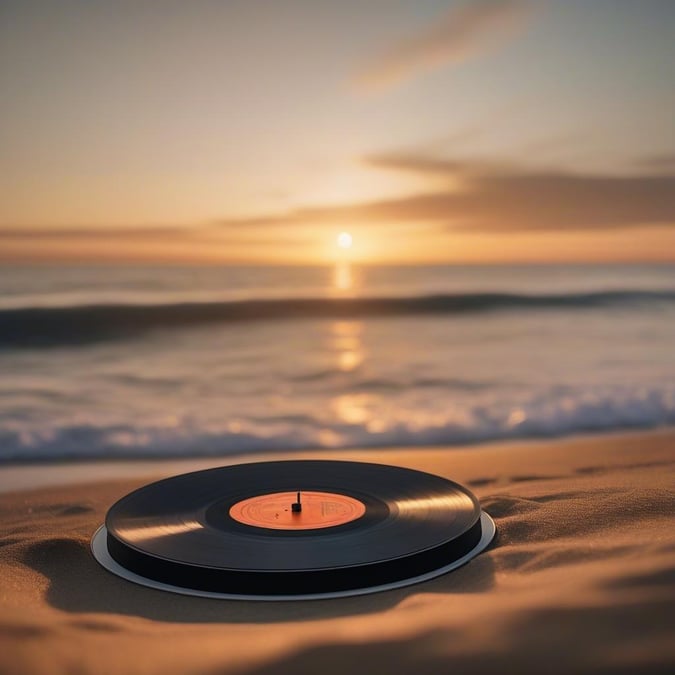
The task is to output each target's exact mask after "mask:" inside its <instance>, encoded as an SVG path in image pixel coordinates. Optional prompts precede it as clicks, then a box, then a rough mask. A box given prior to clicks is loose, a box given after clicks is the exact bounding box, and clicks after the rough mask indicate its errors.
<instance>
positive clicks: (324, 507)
mask: <svg viewBox="0 0 675 675" xmlns="http://www.w3.org/2000/svg"><path fill="white" fill-rule="evenodd" d="M493 534H494V524H493V523H492V521H491V519H490V518H489V516H487V515H486V514H484V513H482V512H481V509H480V505H479V503H478V501H477V499H476V498H475V497H474V496H473V495H472V494H471V492H469V491H468V490H467V489H466V488H464V487H462V486H461V485H459V484H457V483H453V482H452V481H449V480H446V479H444V478H441V477H439V476H435V475H432V474H428V473H422V472H419V471H412V470H410V469H404V468H401V467H394V466H387V465H381V464H367V463H361V462H341V461H322V460H308V461H304V460H302V461H281V462H262V463H253V464H239V465H235V466H229V467H222V468H217V469H210V470H206V471H197V472H194V473H188V474H183V475H179V476H175V477H173V478H168V479H166V480H162V481H159V482H156V483H152V484H150V485H146V486H145V487H142V488H140V489H139V490H136V491H135V492H132V493H130V494H129V495H127V496H126V497H123V498H122V499H121V500H120V501H118V502H117V503H116V504H114V505H113V506H112V507H111V508H110V510H109V511H108V515H107V517H106V522H105V527H103V528H101V530H100V531H99V532H98V533H97V534H96V536H95V537H94V540H93V544H92V548H93V551H94V555H95V556H96V558H97V560H98V561H99V562H100V563H101V564H103V565H104V566H105V567H107V568H108V569H109V570H111V571H113V572H115V573H117V574H119V575H120V576H124V577H125V578H128V579H130V580H132V581H136V582H137V583H143V584H145V585H150V586H154V587H157V588H164V589H167V590H173V591H176V592H182V593H188V594H195V595H206V596H215V597H236V598H254V599H288V598H308V597H332V596H339V595H354V594H362V593H367V592H373V591H375V590H382V589H384V588H392V587H397V586H402V585H407V584H410V583H415V582H417V581H421V580H423V579H427V578H431V577H433V576H437V575H438V574H442V573H443V572H445V571H448V570H449V569H452V568H454V567H456V566H458V565H460V564H463V563H464V562H466V561H467V560H468V559H470V558H471V557H473V556H474V555H476V554H477V553H478V552H480V550H482V549H483V548H485V546H487V545H488V543H489V542H490V540H491V539H492V536H493Z"/></svg>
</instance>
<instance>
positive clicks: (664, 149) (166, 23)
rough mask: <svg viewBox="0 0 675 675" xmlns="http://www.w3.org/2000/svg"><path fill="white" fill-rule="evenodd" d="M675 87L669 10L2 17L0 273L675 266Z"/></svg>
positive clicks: (322, 5)
mask: <svg viewBox="0 0 675 675" xmlns="http://www.w3.org/2000/svg"><path fill="white" fill-rule="evenodd" d="M674 66H675V3H674V2H672V0H640V2H635V1H634V0H592V1H590V0H471V1H469V0H461V1H448V0H446V1H440V0H416V1H415V2H410V1H409V0H358V1H356V0H340V2H329V1H328V0H275V1H274V2H270V1H266V2H263V1H259V0H242V1H239V0H228V1H227V2H224V1H215V0H191V2H185V1H184V0H163V1H162V2H148V1H145V0H133V1H128V0H116V1H115V2H104V1H103V0H58V1H55V0H17V1H14V0H0V176H1V177H2V180H0V261H3V262H6V263H7V262H34V261H46V262H50V261H51V262H60V261H69V262H110V261H115V262H158V263H166V262H169V263H170V262H179V263H192V262H195V263H217V264H221V263H222V264H227V263H284V264H285V263H288V264H323V263H326V262H328V261H331V260H334V259H335V258H336V257H338V256H340V255H342V256H345V255H347V254H348V255H349V256H350V258H351V259H353V260H354V261H359V262H364V263H372V264H378V263H406V264H407V263H430V264H431V263H474V262H477V263H481V262H487V263H489V262H542V263H546V262H562V261H565V262H567V261H584V262H585V261H598V262H614V261H673V260H675V121H674V119H675V115H674V114H673V112H674V111H675V77H674V76H673V70H674ZM341 232H349V233H350V234H351V235H352V241H353V245H352V247H351V248H350V249H349V250H348V251H346V252H345V251H342V252H341V251H340V249H339V247H338V246H337V238H338V235H339V234H340V233H341Z"/></svg>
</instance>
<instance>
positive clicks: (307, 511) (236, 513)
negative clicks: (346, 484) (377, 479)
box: [230, 491, 366, 530]
mask: <svg viewBox="0 0 675 675" xmlns="http://www.w3.org/2000/svg"><path fill="white" fill-rule="evenodd" d="M299 495H300V501H299V502H298V493H297V492H275V493H273V494H267V495H259V496H257V497H250V498H249V499H244V500H242V501H240V502H237V503H236V504H234V505H233V506H232V508H231V509H230V516H231V517H232V518H233V519H234V520H236V521H238V522H240V523H243V524H244V525H253V526H254V527H266V528H268V529H270V530H316V529H319V528H323V527H335V526H336V525H344V524H345V523H350V522H351V521H352V520H356V519H357V518H360V517H361V516H362V515H363V514H364V513H365V512H366V506H365V504H363V502H360V501H359V500H358V499H353V498H352V497H347V496H346V495H339V494H334V493H332V492H302V491H301V492H300V493H299Z"/></svg>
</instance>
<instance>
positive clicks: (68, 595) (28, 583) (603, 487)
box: [0, 430, 675, 675]
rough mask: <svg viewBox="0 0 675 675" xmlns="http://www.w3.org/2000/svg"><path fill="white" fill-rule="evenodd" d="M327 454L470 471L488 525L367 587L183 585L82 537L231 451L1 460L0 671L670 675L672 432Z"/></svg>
mask: <svg viewBox="0 0 675 675" xmlns="http://www.w3.org/2000/svg"><path fill="white" fill-rule="evenodd" d="M288 456H289V457H307V456H308V455H307V454H305V453H302V454H301V453H296V454H294V455H288ZM310 456H311V455H310ZM322 456H330V455H325V454H324V455H322ZM332 456H333V457H339V458H343V459H357V460H366V461H379V462H389V463H391V464H398V465H401V466H408V467H412V468H418V469H421V470H425V471H432V472H435V473H438V474H440V475H444V476H447V477H449V478H452V479H454V480H458V481H460V482H463V483H465V484H467V485H469V486H471V487H472V488H473V490H474V491H475V493H476V494H477V495H478V497H479V498H480V500H481V502H482V504H483V507H484V508H485V509H486V510H487V511H488V512H489V513H490V514H491V515H492V516H493V517H494V519H495V521H496V523H497V528H498V535H497V538H496V540H495V541H494V543H493V544H492V546H491V547H490V548H489V549H488V550H487V551H486V552H485V553H483V554H481V555H480V556H479V557H478V558H476V559H474V560H473V561H471V562H470V563H469V564H468V565H466V566H465V567H463V568H461V569H460V570H457V571H455V572H452V573H450V574H448V575H446V576H443V577H440V578H437V579H435V580H433V581H429V582H426V583H424V584H419V585H417V586H412V587H409V588H406V589H400V590H396V591H389V592H385V593H380V594H376V595H371V596H364V597H358V598H345V599H339V600H330V601H313V602H309V601H305V602H296V603H289V602H283V603H260V602H258V603H254V602H231V601H218V600H207V599H200V598H190V597H184V596H177V595H172V594H167V593H163V592H161V591H156V590H151V589H147V588H143V587H140V586H135V585H133V584H131V583H129V582H127V581H124V580H122V579H119V578H117V577H115V576H113V575H111V574H109V573H108V572H106V571H105V570H103V569H102V568H100V567H99V566H98V564H97V563H96V562H95V561H94V560H93V558H92V557H91V554H90V552H89V539H90V537H91V535H92V533H93V532H94V530H95V529H96V527H97V526H98V525H99V524H100V523H101V522H102V520H103V517H104V514H105V512H106V509H107V508H108V507H109V506H110V505H111V504H112V503H113V502H114V501H115V500H116V499H118V498H119V497H121V496H122V495H124V494H125V493H126V492H128V491H129V490H131V489H133V488H135V487H137V486H139V485H141V484H143V483H145V482H148V481H149V480H152V479H154V478H157V477H161V476H165V475H169V474H171V473H175V472H179V471H181V470H184V469H185V468H188V467H189V468H196V467H197V465H200V466H201V465H204V466H205V465H209V464H210V465H213V464H222V463H230V462H232V461H236V459H232V458H228V459H227V460H221V461H214V460H209V461H203V462H192V463H185V462H183V463H180V462H179V463H168V462H164V463H162V462H158V463H151V462H143V463H137V464H134V463H131V462H127V463H117V464H116V463H107V464H101V463H99V464H89V465H77V466H76V465H70V466H69V465H62V466H59V467H53V468H50V467H9V468H5V469H2V470H0V486H2V490H3V491H4V492H3V494H0V672H1V673H31V674H34V673H69V674H70V673H77V674H84V673H97V674H98V673H103V674H105V673H161V674H162V675H170V674H172V673H199V674H201V675H217V674H221V673H237V674H242V675H243V674H246V675H263V674H265V675H267V674H269V675H277V674H279V675H283V674H286V673H288V674H291V673H293V674H294V675H300V674H305V673H312V674H321V673H326V674H332V673H341V674H342V675H345V674H347V675H354V674H355V673H368V674H373V675H374V674H378V673H388V674H389V673H392V674H395V673H419V674H426V673H431V674H434V673H487V672H508V673H586V672H588V673H591V672H592V673H660V672H664V673H665V672H675V526H674V522H675V521H674V520H673V515H675V489H674V485H675V482H674V480H673V478H674V475H675V474H674V471H673V469H674V467H675V431H672V430H665V431H661V432H655V433H650V434H623V435H617V436H605V437H595V438H579V439H573V440H565V441H545V442H530V443H520V444H515V443H514V444H500V445H486V446H481V447H469V448H460V449H452V450H447V449H443V448H438V449H435V448H434V449H406V450H395V451H389V452H384V451H378V452H366V451H360V452H359V451H349V452H341V453H334V454H333V455H332ZM69 481H70V482H72V484H71V485H67V484H64V483H67V482H69ZM30 486H32V487H30Z"/></svg>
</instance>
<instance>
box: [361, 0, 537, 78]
mask: <svg viewBox="0 0 675 675" xmlns="http://www.w3.org/2000/svg"><path fill="white" fill-rule="evenodd" d="M535 6H536V5H535V3H534V1H533V0H474V1H473V2H467V3H465V4H463V5H460V6H459V7H456V6H455V7H452V8H451V9H449V10H447V11H446V12H445V13H444V14H442V15H440V16H439V17H437V18H436V19H435V20H434V22H433V23H432V24H430V25H426V26H424V27H423V28H422V29H421V30H419V31H418V32H416V33H413V34H411V35H407V36H405V37H403V38H401V39H400V40H399V41H397V42H395V43H394V44H392V45H391V46H389V47H388V48H387V49H385V50H384V51H383V52H382V53H380V54H378V55H376V56H375V57H374V58H373V59H371V61H370V62H369V63H366V64H365V65H364V66H363V68H362V69H361V70H360V71H359V72H358V73H357V74H356V76H355V77H354V82H355V84H356V85H357V86H358V87H359V88H362V89H364V90H366V91H383V90H385V89H390V88H392V87H395V86H397V85H400V84H402V83H403V82H405V81H406V80H409V79H411V78H413V77H415V76H417V75H420V74H422V73H425V72H427V71H430V70H434V69H437V68H440V67H442V66H446V65H449V64H457V63H461V62H462V61H465V60H467V59H469V58H471V57H474V56H477V55H478V54H482V53H485V52H488V51H490V50H492V49H494V48H496V47H498V46H499V45H501V44H503V43H504V42H505V41H506V40H508V39H509V38H512V37H514V36H515V35H517V34H518V33H519V32H520V31H521V30H522V29H524V28H525V27H526V26H527V24H528V22H529V20H530V19H531V17H532V14H533V9H534V8H535Z"/></svg>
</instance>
